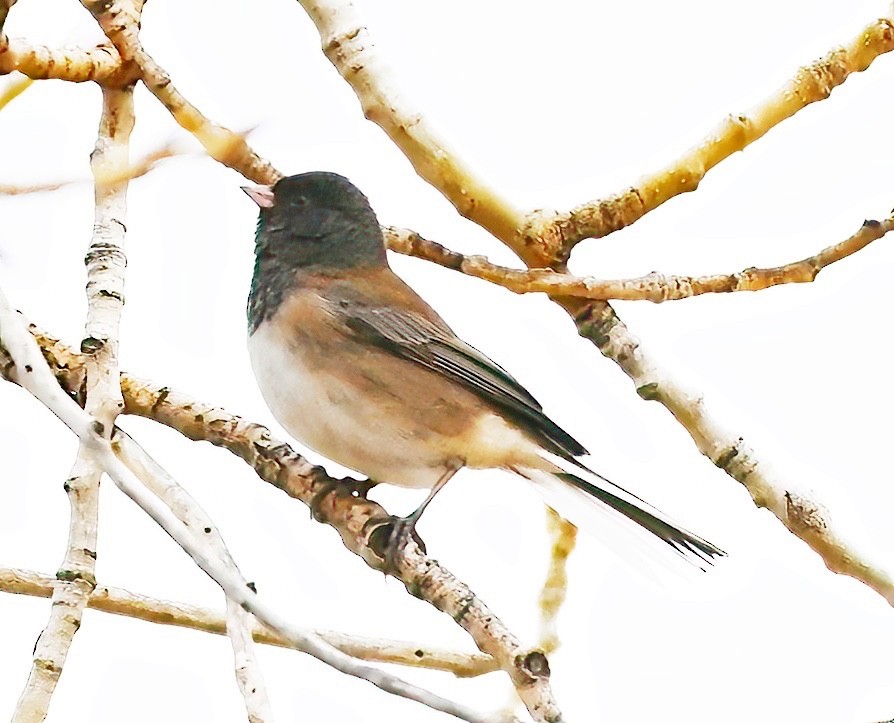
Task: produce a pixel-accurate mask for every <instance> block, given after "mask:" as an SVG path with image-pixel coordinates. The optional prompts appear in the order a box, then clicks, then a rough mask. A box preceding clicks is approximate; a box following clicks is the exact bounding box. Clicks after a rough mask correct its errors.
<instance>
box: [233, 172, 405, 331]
mask: <svg viewBox="0 0 894 723" xmlns="http://www.w3.org/2000/svg"><path fill="white" fill-rule="evenodd" d="M242 190H244V191H245V192H246V193H247V194H248V195H249V196H250V197H251V199H252V200H253V201H254V202H255V203H257V204H258V207H259V208H260V215H259V216H258V230H257V233H256V235H255V269H254V274H253V276H252V280H251V291H250V293H249V296H248V328H249V332H251V333H254V330H255V329H257V327H258V325H259V324H260V323H261V322H262V321H264V319H268V318H270V317H271V316H272V315H273V314H274V313H276V310H277V309H278V308H279V305H280V304H281V303H282V302H283V301H284V300H285V298H286V297H287V295H288V293H289V292H290V291H292V290H293V289H295V288H296V287H300V286H301V285H302V284H304V283H305V282H306V281H307V280H308V279H309V278H311V277H313V276H317V275H323V276H326V275H335V274H338V273H340V272H345V271H351V270H358V271H362V270H363V269H371V268H379V267H382V266H387V265H388V261H387V259H386V258H385V244H384V240H383V239H382V231H381V229H380V228H379V221H378V219H376V214H375V213H374V212H373V210H372V209H371V208H370V206H369V201H367V200H366V196H364V195H363V194H362V193H361V192H360V189H358V188H357V187H356V186H355V185H354V184H353V183H351V182H350V181H349V180H348V179H347V178H344V177H342V176H338V175H336V174H334V173H302V174H301V175H298V176H288V177H287V178H282V179H280V180H279V181H277V182H276V184H274V185H273V186H247V187H244V188H243V189H242Z"/></svg>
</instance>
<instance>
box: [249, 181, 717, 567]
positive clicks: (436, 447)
mask: <svg viewBox="0 0 894 723" xmlns="http://www.w3.org/2000/svg"><path fill="white" fill-rule="evenodd" d="M244 190H245V192H246V193H247V194H248V195H249V196H250V197H251V198H252V199H253V200H254V201H255V202H256V203H257V204H258V206H259V207H260V216H259V218H258V228H257V236H256V249H255V254H256V261H255V269H254V276H253V278H252V283H251V293H250V294H249V297H248V331H249V353H250V356H251V363H252V367H253V369H254V373H255V376H256V377H257V380H258V384H259V385H260V388H261V393H262V394H263V396H264V399H265V400H266V402H267V404H268V405H269V407H270V409H271V410H272V412H273V415H274V416H275V417H276V418H277V420H278V421H279V422H280V423H281V424H282V425H283V427H285V428H286V430H287V431H288V432H289V433H290V434H291V435H293V436H294V437H295V438H296V439H297V440H299V441H300V442H302V443H303V444H305V445H307V446H308V447H310V448H312V449H314V450H316V451H317V452H319V453H321V454H323V455H325V456H326V457H328V458H330V459H332V460H334V461H336V462H338V463H340V464H342V465H344V466H346V467H349V468H351V469H354V470H356V471H358V472H361V473H363V474H365V475H368V476H369V478H370V480H372V481H375V482H387V483H390V484H395V485H402V486H405V487H422V488H431V490H432V492H431V494H430V495H429V497H428V499H426V501H425V502H424V503H423V504H422V505H421V506H420V507H419V508H418V509H417V510H416V511H415V512H414V513H413V514H412V515H410V516H409V517H407V518H405V519H404V520H403V525H404V527H403V531H404V532H406V531H408V530H409V531H412V528H413V526H414V525H415V522H416V520H417V519H418V517H419V515H420V514H421V513H422V510H423V509H424V508H425V506H426V505H427V504H428V502H429V501H431V499H432V497H434V494H435V493H436V492H437V491H438V489H440V488H441V487H442V486H443V485H444V484H445V483H446V482H447V481H448V480H449V479H450V478H451V477H452V476H453V475H454V474H455V473H456V472H457V471H458V470H459V469H461V468H463V467H473V468H489V467H498V468H501V469H505V470H508V471H511V472H515V473H516V474H518V475H520V476H521V477H525V478H527V479H529V480H531V481H533V482H535V483H537V484H541V485H546V486H550V485H553V486H555V485H557V484H561V485H562V486H564V487H566V488H567V489H570V490H573V491H575V492H576V493H578V494H579V496H580V497H581V498H586V500H587V501H588V502H594V501H595V502H597V503H601V504H602V505H605V506H607V507H608V508H610V509H611V510H614V511H615V512H617V513H620V514H621V515H623V516H624V517H627V518H629V519H630V520H632V521H633V522H635V523H637V524H638V525H641V526H642V527H643V528H645V529H646V530H648V531H649V532H651V533H652V534H653V535H655V536H656V537H657V538H659V539H660V540H662V541H663V542H665V543H667V544H668V545H669V546H670V547H671V548H672V549H673V550H675V551H677V552H679V553H681V554H683V555H688V556H690V559H693V560H705V561H708V562H710V561H711V559H712V558H713V557H715V556H719V555H723V554H725V553H724V552H723V551H722V550H720V549H719V548H717V547H715V546H714V545H712V544H711V543H710V542H707V541H706V540H703V539H702V538H700V537H698V536H696V535H693V534H692V533H690V532H687V531H685V530H683V529H681V528H680V527H678V526H677V525H675V524H674V523H672V522H670V521H669V520H668V519H667V518H666V517H664V516H663V515H662V514H661V513H660V512H658V511H657V510H655V509H654V508H652V507H651V506H649V505H648V504H646V503H645V502H643V500H641V499H640V498H639V497H637V496H635V495H634V494H632V493H630V492H627V491H626V490H624V489H622V488H621V487H619V486H617V485H615V484H613V483H611V482H609V481H608V480H606V479H605V478H603V477H601V476H600V475H598V474H596V473H595V472H592V471H591V470H589V469H588V468H587V467H585V466H584V465H582V464H581V463H580V462H579V461H578V460H577V459H575V458H576V457H579V456H581V455H585V454H587V451H586V450H585V449H584V447H583V446H582V445H581V444H580V443H579V442H577V441H576V440H575V439H574V438H573V437H572V436H571V435H570V434H568V433H567V432H565V431H564V430H563V429H562V428H560V427H559V426H558V425H557V424H556V423H555V422H553V421H552V420H551V419H549V417H547V416H546V415H545V414H544V413H543V410H542V408H541V406H540V404H539V403H538V402H537V400H536V399H534V397H532V396H531V395H530V394H529V393H528V392H527V390H525V389H524V388H523V387H522V386H521V385H520V384H519V383H518V382H517V381H516V380H515V379H513V378H512V377H511V376H510V375H509V373H508V372H506V371H505V370H504V369H502V368H501V367H499V366H497V364H495V363H494V362H492V361H491V360H490V359H488V358H487V357H486V356H485V355H484V354H482V353H481V352H480V351H478V350H477V349H475V348H473V347H471V346H469V345H468V344H466V343H465V342H464V341H462V339H460V338H458V337H457V336H456V334H454V333H453V331H452V330H451V329H450V327H448V326H447V324H446V323H444V321H443V320H442V319H441V317H440V316H438V314H437V313H435V311H434V310H433V309H432V308H431V307H430V306H429V305H428V304H426V303H425V302H424V301H423V300H422V299H421V298H419V296H418V295H417V294H416V293H415V292H414V291H413V290H412V289H411V288H410V287H409V286H407V285H406V284H405V283H404V282H403V281H402V280H401V279H400V278H399V277H397V276H396V275H395V274H394V273H393V272H392V271H391V268H390V267H389V265H388V260H387V258H386V256H385V246H384V241H383V238H382V232H381V230H380V227H379V222H378V220H377V219H376V215H375V213H374V212H373V210H372V208H370V205H369V202H368V201H367V199H366V197H365V196H364V195H363V194H362V193H361V192H360V190H359V189H357V188H356V187H355V186H354V185H353V184H352V183H351V182H350V181H348V180H347V179H346V178H343V177H342V176H338V175H336V174H333V173H304V174H301V175H297V176H290V177H288V178H283V179H281V180H280V181H278V182H277V183H276V184H275V185H274V186H273V187H268V186H256V187H246V188H245V189H244Z"/></svg>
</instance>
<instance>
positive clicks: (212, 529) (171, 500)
mask: <svg viewBox="0 0 894 723" xmlns="http://www.w3.org/2000/svg"><path fill="white" fill-rule="evenodd" d="M113 440H114V444H115V451H116V452H117V454H118V457H119V458H120V459H121V460H122V461H123V462H124V463H125V464H126V465H127V466H128V467H129V468H130V469H131V470H132V471H133V472H134V473H135V474H136V476H137V477H138V478H139V479H140V480H141V481H142V482H143V484H144V485H146V487H147V488H148V489H150V490H151V491H152V493H153V494H154V495H155V496H156V497H158V498H159V499H161V500H163V501H164V502H165V504H166V505H167V506H168V507H169V508H170V510H171V512H173V514H174V516H175V517H176V518H177V519H178V520H179V521H180V522H181V523H182V524H183V527H184V528H186V529H187V530H189V531H191V533H192V536H193V538H194V545H195V546H196V547H206V548H208V554H209V555H210V556H212V557H213V558H214V559H216V561H217V562H218V564H220V565H224V566H225V567H227V568H229V570H230V572H231V573H232V574H233V575H234V576H239V577H241V573H240V572H239V568H238V567H237V565H236V561H235V560H234V559H233V557H232V555H231V554H230V551H229V550H228V549H227V546H226V544H225V543H224V540H223V537H221V535H220V532H219V531H218V529H217V526H216V525H214V523H213V522H212V521H211V518H210V517H208V515H207V514H206V513H205V511H204V510H203V509H202V507H201V506H200V505H199V503H198V502H197V501H196V500H195V499H194V498H193V497H192V495H190V494H189V493H188V492H187V491H186V490H185V489H184V488H183V487H181V486H180V485H179V484H177V482H176V481H175V480H174V479H173V478H172V477H171V476H170V475H169V474H168V473H167V472H166V471H165V470H164V469H163V468H162V467H161V466H160V465H159V464H157V463H156V462H155V460H154V459H152V458H151V457H150V456H149V455H147V454H146V453H145V452H144V451H143V449H142V448H141V447H140V446H139V445H138V444H137V443H136V442H134V441H133V439H132V438H131V437H130V435H128V434H127V433H126V432H124V431H123V430H120V429H118V430H116V431H115V434H114V436H113ZM226 610H227V614H226V619H227V623H226V628H227V635H228V636H229V637H230V642H231V643H232V646H233V653H234V656H235V659H236V682H237V684H238V686H239V690H240V692H241V693H242V697H243V700H244V701H245V708H246V711H247V713H248V718H249V720H250V721H251V723H264V722H265V721H272V720H273V712H272V711H271V709H270V703H269V701H268V699H267V690H266V687H265V686H264V676H263V675H262V673H261V669H260V666H259V664H258V661H257V656H256V655H255V653H254V642H253V641H252V637H251V632H250V628H251V625H252V621H253V618H252V616H251V614H250V613H249V612H247V611H245V610H242V608H241V607H240V606H239V605H238V604H237V603H236V602H235V601H234V600H232V599H231V598H230V597H229V596H227V599H226Z"/></svg>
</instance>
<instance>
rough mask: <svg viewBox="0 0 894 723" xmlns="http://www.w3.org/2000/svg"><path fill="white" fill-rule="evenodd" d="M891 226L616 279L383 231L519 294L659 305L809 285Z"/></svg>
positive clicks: (418, 252)
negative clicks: (758, 262) (764, 260)
mask: <svg viewBox="0 0 894 723" xmlns="http://www.w3.org/2000/svg"><path fill="white" fill-rule="evenodd" d="M891 230H894V216H891V217H889V218H887V219H885V220H884V221H865V222H864V223H863V225H862V226H861V227H860V229H859V230H858V231H857V232H856V233H854V234H853V235H852V236H850V237H849V238H847V239H845V240H844V241H840V242H839V243H837V244H834V245H833V246H829V247H828V248H825V249H823V250H822V251H820V252H819V253H817V254H814V255H813V256H808V257H807V258H805V259H801V260H800V261H793V262H792V263H789V264H785V265H783V266H774V267H771V268H765V269H758V268H753V267H752V268H748V269H745V270H744V271H740V272H738V273H735V274H713V275H710V276H678V275H664V274H659V273H657V272H654V273H651V274H648V275H647V276H640V277H637V278H632V279H615V280H604V279H597V278H594V277H591V276H573V275H571V274H566V273H560V272H558V271H553V270H552V269H527V270H521V269H512V268H509V267H506V266H498V265H497V264H493V263H491V262H490V261H488V260H487V259H486V258H485V257H483V256H465V255H463V254H460V253H457V252H456V251H451V250H450V249H448V248H446V247H444V246H442V245H441V244H439V243H437V242H436V241H430V240H428V239H426V238H423V237H422V236H420V235H419V234H418V233H416V232H415V231H411V230H409V229H405V228H393V227H388V228H385V229H384V232H385V239H386V241H387V243H388V248H390V249H391V250H392V251H396V252H398V253H401V254H406V255H408V256H415V257H416V258H421V259H425V260H426V261H432V262H434V263H436V264H439V265H441V266H444V267H446V268H448V269H453V270H455V271H460V272H462V273H464V274H466V275H468V276H474V277H475V278H478V279H483V280H485V281H489V282H491V283H492V284H497V285H498V286H502V287H503V288H504V289H508V290H509V291H512V292H514V293H516V294H529V293H535V292H542V293H544V294H549V295H550V296H574V297H577V298H582V299H603V300H605V299H625V300H629V301H651V302H653V303H656V304H660V303H661V302H663V301H678V300H680V299H688V298H690V297H693V296H699V295H701V294H720V293H731V292H736V291H761V290H763V289H768V288H770V287H771V286H777V285H779V284H800V283H808V282H811V281H814V280H815V279H816V277H817V275H818V274H819V272H820V271H822V270H823V269H824V268H826V266H829V265H830V264H834V263H835V262H836V261H841V260H842V259H845V258H847V257H848V256H850V255H852V254H855V253H856V252H857V251H860V250H862V249H864V248H866V246H868V245H869V244H870V243H872V242H873V241H876V240H878V239H880V238H881V237H882V236H884V235H885V234H887V233H889V232H890V231H891Z"/></svg>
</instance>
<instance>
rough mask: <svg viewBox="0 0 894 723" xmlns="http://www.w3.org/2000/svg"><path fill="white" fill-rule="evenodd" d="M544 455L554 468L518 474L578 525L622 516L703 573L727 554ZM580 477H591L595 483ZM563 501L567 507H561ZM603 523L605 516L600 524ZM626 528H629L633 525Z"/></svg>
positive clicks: (620, 491)
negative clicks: (591, 518)
mask: <svg viewBox="0 0 894 723" xmlns="http://www.w3.org/2000/svg"><path fill="white" fill-rule="evenodd" d="M544 456H545V457H546V456H548V459H547V462H548V466H553V465H554V466H555V469H551V470H549V471H547V470H544V469H536V468H533V467H520V468H517V469H516V470H515V471H516V472H517V473H518V474H520V475H522V476H523V477H527V478H528V479H530V480H531V481H532V482H535V483H536V484H537V486H538V487H539V488H541V489H542V491H543V492H544V493H545V496H546V498H547V504H549V505H550V506H551V507H555V508H556V511H557V512H558V513H559V514H560V515H562V516H563V517H566V519H568V520H569V521H570V522H572V523H574V524H577V520H580V519H581V517H582V516H588V513H591V512H601V513H604V516H608V517H609V518H614V521H615V522H617V521H619V519H620V518H619V515H621V516H623V517H624V518H626V519H627V520H632V521H633V522H635V523H636V524H637V525H639V527H640V528H641V529H644V530H646V531H648V532H650V533H652V536H654V538H653V539H655V538H657V539H658V540H661V542H663V543H665V544H666V545H667V546H668V548H669V549H670V550H672V551H673V552H674V553H676V555H678V556H680V557H683V558H684V559H686V560H687V561H689V562H691V563H692V564H694V565H695V566H696V567H699V568H701V569H702V570H704V569H705V566H704V565H705V563H707V564H708V565H711V564H713V562H714V558H716V557H723V556H725V555H726V553H725V552H724V551H723V550H721V549H720V548H719V547H717V546H716V545H713V544H711V543H710V542H708V541H707V540H705V539H703V538H701V537H699V536H698V535H695V534H693V533H691V532H688V531H686V530H685V529H683V528H682V527H680V526H679V525H677V524H675V523H674V522H673V521H671V520H670V519H669V518H668V517H667V516H666V515H664V514H662V513H661V512H659V511H658V510H657V509H655V508H654V507H652V506H651V505H650V504H648V503H647V502H645V501H644V500H642V499H641V498H639V497H637V496H636V495H635V494H633V493H632V492H628V491H627V490H625V489H624V488H623V487H620V486H619V485H616V484H614V483H613V482H611V481H610V480H608V479H606V478H605V477H603V476H602V475H600V474H598V473H597V472H593V471H592V470H590V469H589V468H587V467H585V466H584V465H582V464H580V463H579V462H578V461H577V460H563V459H562V458H560V457H557V456H555V455H552V454H549V453H546V455H544ZM560 464H561V466H559V465H560ZM571 465H573V466H574V468H575V471H574V473H572V472H569V471H566V469H563V467H564V468H568V467H569V466H571ZM581 475H585V476H586V477H589V478H590V480H592V481H590V480H588V479H585V478H584V477H583V476H581ZM569 493H571V494H569ZM563 502H564V504H561V503H563ZM554 503H555V504H554ZM603 521H604V517H603V518H602V519H600V520H599V523H597V524H600V523H602V522H603ZM588 526H592V525H588ZM602 526H604V525H602ZM626 527H628V528H629V527H630V525H626ZM653 547H654V546H653ZM668 548H665V549H668ZM646 552H651V551H650V550H646Z"/></svg>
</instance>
